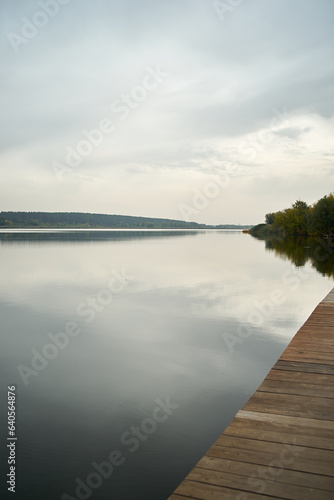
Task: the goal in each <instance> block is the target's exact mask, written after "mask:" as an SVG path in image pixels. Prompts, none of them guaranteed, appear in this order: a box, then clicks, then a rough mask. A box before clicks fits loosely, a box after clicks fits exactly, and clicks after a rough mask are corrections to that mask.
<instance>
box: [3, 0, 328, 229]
mask: <svg viewBox="0 0 334 500" xmlns="http://www.w3.org/2000/svg"><path fill="white" fill-rule="evenodd" d="M0 19H1V21H0V23H1V24H0V29H1V33H2V37H1V48H0V57H1V61H2V65H1V70H0V71H1V98H0V99H1V121H2V133H1V145H0V176H1V177H0V179H1V182H0V210H2V211H7V210H13V211H49V212H91V213H107V214H123V215H139V216H147V217H162V218H172V219H182V220H191V221H196V222H203V223H207V224H229V223H230V224H239V223H240V224H257V223H259V222H262V221H263V220H264V216H265V214H266V213H268V212H274V211H277V210H280V209H283V208H287V207H289V206H291V204H292V203H293V202H294V201H295V200H297V199H302V200H304V201H306V202H307V203H309V204H312V203H314V202H316V201H317V200H318V199H319V198H321V197H322V196H324V195H325V194H328V193H330V192H331V191H333V190H334V172H333V157H334V142H333V138H334V116H333V115H334V78H333V76H334V57H333V56H334V54H333V52H334V50H333V49H334V30H333V26H334V2H333V1H332V0H294V1H293V2H292V1H291V0H243V1H242V0H216V1H213V0H168V2H167V1H165V0H164V1H162V0H37V1H35V0H24V1H23V0H21V1H16V2H12V1H11V0H0Z"/></svg>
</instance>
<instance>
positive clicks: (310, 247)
mask: <svg viewBox="0 0 334 500" xmlns="http://www.w3.org/2000/svg"><path fill="white" fill-rule="evenodd" d="M258 239H264V240H265V246H266V250H269V251H273V252H274V253H275V255H277V256H278V257H281V258H288V259H289V260H290V261H291V262H292V263H293V264H294V265H295V266H296V267H303V266H305V265H306V264H307V262H309V263H310V264H311V266H312V267H313V268H314V269H316V270H317V271H318V272H319V273H321V274H322V275H323V276H331V277H332V278H333V277H334V240H330V239H327V240H323V239H321V238H306V237H296V238H292V237H290V238H278V237H270V238H258Z"/></svg>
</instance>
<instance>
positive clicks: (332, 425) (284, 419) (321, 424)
mask: <svg viewBox="0 0 334 500" xmlns="http://www.w3.org/2000/svg"><path fill="white" fill-rule="evenodd" d="M236 417H237V418H247V419H250V420H258V421H260V422H273V423H284V424H286V425H299V426H300V427H309V428H311V429H312V428H313V429H315V430H314V433H315V434H316V433H317V432H318V431H317V430H316V429H319V428H320V429H330V430H333V431H334V421H331V420H315V419H311V418H305V417H290V416H288V415H278V414H277V415H276V414H271V413H265V412H255V411H246V410H239V411H238V413H237V414H236Z"/></svg>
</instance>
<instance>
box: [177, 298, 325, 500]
mask: <svg viewBox="0 0 334 500" xmlns="http://www.w3.org/2000/svg"><path fill="white" fill-rule="evenodd" d="M278 498H279V499H289V500H311V499H312V500H333V499H334V288H333V290H332V291H331V292H330V293H329V294H328V295H327V297H325V299H324V300H323V301H322V302H321V303H320V304H319V305H318V307H317V308H316V309H315V310H314V311H313V313H312V314H311V316H310V317H309V318H308V320H307V321H306V323H305V324H304V325H303V326H302V327H301V329H300V330H299V331H298V333H297V334H296V335H295V337H294V338H293V339H292V341H291V342H290V344H289V346H288V347H287V349H286V350H285V351H284V353H283V354H282V356H281V357H280V358H279V360H278V361H277V363H276V364H275V365H274V367H273V368H272V370H271V371H270V372H269V374H268V375H267V377H266V378H265V380H264V382H263V383H262V385H261V386H260V387H259V388H258V390H257V391H256V392H255V393H254V394H253V396H252V397H251V398H250V399H249V400H248V402H247V403H246V405H245V406H244V407H243V408H242V410H240V411H239V412H238V413H237V415H236V416H235V418H234V420H233V421H232V423H231V424H230V425H229V426H228V427H227V429H226V430H225V432H223V434H221V436H220V437H219V438H218V440H217V441H216V442H215V443H214V445H213V446H212V447H211V448H210V449H209V451H208V452H207V453H206V455H205V456H204V457H203V458H202V459H201V460H200V461H199V462H198V464H197V465H196V466H195V468H194V469H193V470H192V471H191V472H190V474H189V475H188V476H187V477H186V478H185V480H184V481H183V482H182V483H181V484H180V485H179V487H178V488H177V489H176V490H175V491H174V493H173V494H172V496H171V497H170V500H185V499H198V500H209V499H210V500H223V499H226V500H232V499H233V500H273V499H278Z"/></svg>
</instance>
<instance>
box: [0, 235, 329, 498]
mask: <svg viewBox="0 0 334 500" xmlns="http://www.w3.org/2000/svg"><path fill="white" fill-rule="evenodd" d="M0 255H1V259H0V275H1V284H0V314H1V338H0V340H1V351H0V356H1V489H2V491H4V492H6V488H7V486H6V478H5V474H6V473H7V464H6V461H7V450H6V443H7V442H6V437H7V434H6V432H7V431H6V419H5V412H6V406H5V405H6V390H7V386H8V385H12V384H15V385H16V386H17V389H16V392H17V437H18V440H17V448H16V453H17V459H18V460H17V464H16V466H17V493H16V497H15V498H17V499H19V500H21V499H24V500H30V499H31V500H53V499H59V500H60V499H61V498H63V500H69V499H73V498H91V499H116V500H118V499H121V500H123V499H129V500H130V499H131V500H138V499H139V500H141V499H143V500H144V499H145V500H160V499H161V500H166V499H167V497H168V496H169V494H170V493H171V492H172V491H173V489H174V488H175V487H176V486H177V484H178V482H179V481H181V480H182V479H183V477H184V476H185V475H186V474H187V473H188V472H189V470H190V469H191V468H192V467H193V466H194V465H195V463H196V462H197V461H198V460H199V459H200V457H201V456H202V455H203V454H204V452H205V451H206V450H207V449H208V448H209V447H210V445H211V444H212V443H213V441H214V440H215V439H216V438H217V437H218V435H219V434H220V433H221V432H222V430H223V429H224V428H225V427H226V426H227V425H228V423H229V422H230V421H231V419H232V418H233V416H234V415H235V413H236V412H237V411H238V410H239V409H240V408H241V407H242V406H243V405H244V403H245V402H246V401H247V399H248V398H249V396H250V395H251V394H252V393H253V392H254V390H255V389H256V388H257V387H258V385H259V384H260V382H261V381H262V380H263V378H264V377H265V375H266V374H267V372H268V371H269V370H270V368H271V367H272V365H273V364H274V363H275V361H276V359H277V358H278V357H279V356H280V354H281V353H282V351H283V350H284V349H285V347H286V346H287V344H288V343H289V341H290V339H291V338H292V336H293V335H294V334H295V333H296V331H297V329H298V328H299V327H300V326H301V324H302V323H303V322H304V321H305V320H306V318H307V317H308V316H309V314H310V313H311V311H312V310H313V308H314V307H315V306H316V305H317V304H318V302H319V301H320V300H322V298H323V297H324V296H325V295H326V294H327V293H328V292H329V291H330V289H331V288H332V286H333V280H332V279H331V278H329V277H324V276H322V275H321V274H319V273H318V272H317V271H316V269H314V267H312V263H311V261H308V260H307V259H306V261H304V262H303V263H305V262H306V263H305V266H303V267H299V268H297V267H295V264H294V263H292V262H291V261H290V260H288V259H287V258H286V257H284V255H283V258H281V257H279V256H277V253H276V254H275V252H273V251H272V249H270V248H269V249H266V247H265V243H264V242H263V241H259V240H256V239H254V238H252V237H250V236H249V235H244V234H242V233H239V232H231V231H229V232H228V231H210V232H205V231H203V232H202V231H200V232H195V231H194V232H185V231H143V232H138V231H70V232H64V231H53V232H51V233H50V232H49V233H46V232H45V231H39V232H36V233H29V232H28V231H19V232H12V233H10V234H9V233H5V232H2V233H0ZM66 329H67V334H64V333H62V332H64V331H65V330H66ZM55 339H56V340H55ZM55 342H58V347H57V346H55ZM60 346H61V347H60ZM43 353H44V356H43ZM18 367H19V368H18ZM166 405H167V407H166ZM115 450H117V451H115ZM110 460H112V461H113V462H114V465H113V466H112V465H111V462H110ZM102 462H103V464H102V466H101V463H102ZM98 464H100V466H99V465H98ZM99 467H102V469H99V472H97V468H99ZM103 474H104V476H105V477H103ZM77 478H79V482H78V479H77ZM76 481H77V482H76ZM87 481H88V483H89V485H90V486H83V485H84V484H85V485H87ZM78 484H80V485H81V487H80V488H79V490H77V493H76V491H75V490H76V487H77V486H78Z"/></svg>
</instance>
